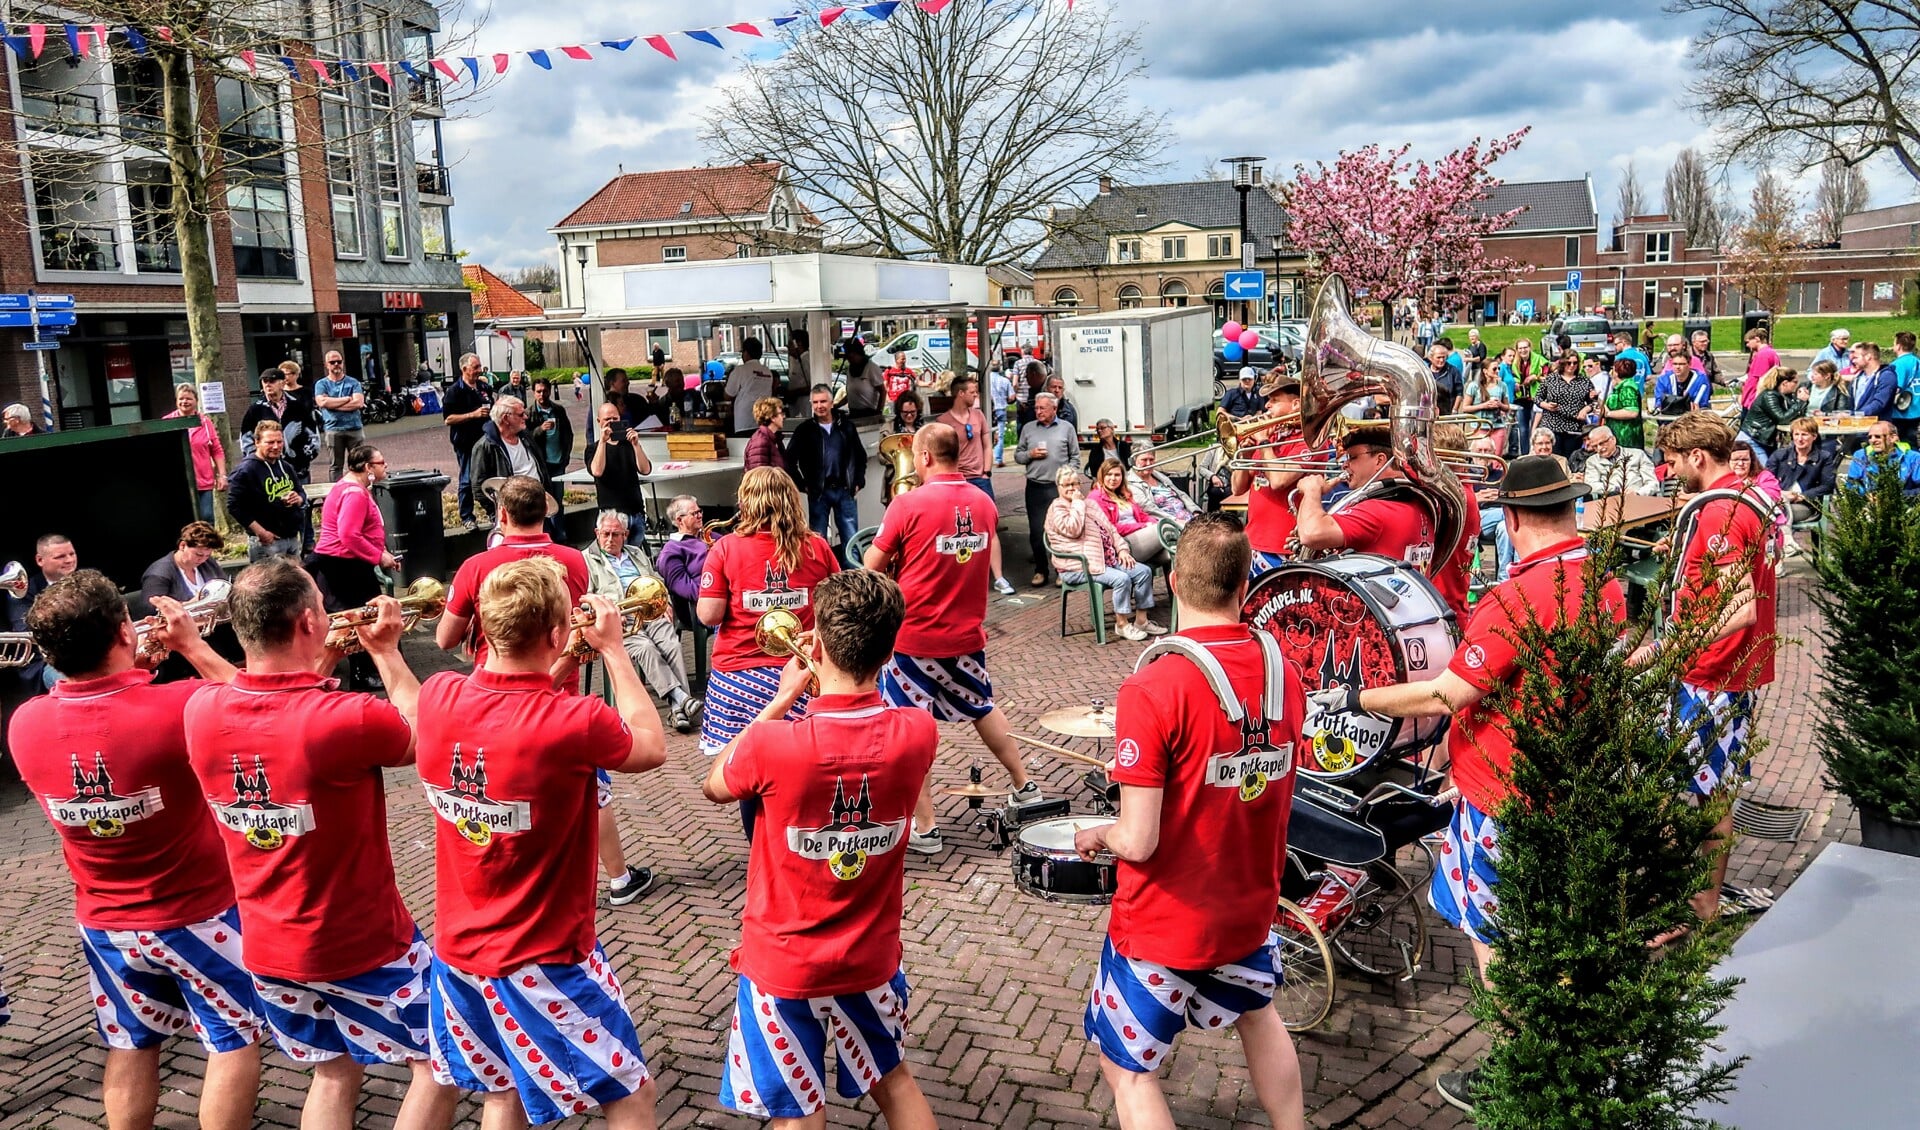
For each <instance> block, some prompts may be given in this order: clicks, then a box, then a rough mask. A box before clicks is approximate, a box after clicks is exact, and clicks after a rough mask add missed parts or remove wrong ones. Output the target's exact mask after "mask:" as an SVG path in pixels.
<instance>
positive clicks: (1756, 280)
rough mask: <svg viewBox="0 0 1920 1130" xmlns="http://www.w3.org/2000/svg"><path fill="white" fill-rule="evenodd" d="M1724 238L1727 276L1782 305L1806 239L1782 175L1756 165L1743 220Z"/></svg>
mask: <svg viewBox="0 0 1920 1130" xmlns="http://www.w3.org/2000/svg"><path fill="white" fill-rule="evenodd" d="M1728 243H1729V245H1730V246H1729V248H1728V251H1727V279H1728V281H1730V282H1732V283H1733V285H1734V286H1736V287H1738V288H1739V289H1740V291H1741V292H1742V293H1743V294H1745V295H1747V296H1748V297H1749V298H1752V299H1754V300H1755V301H1757V302H1759V303H1760V305H1761V306H1763V307H1765V308H1766V309H1768V310H1771V311H1773V312H1774V313H1775V314H1779V313H1781V312H1782V311H1784V310H1785V309H1786V308H1787V284H1788V283H1789V282H1791V281H1792V279H1793V276H1794V273H1795V272H1796V271H1798V270H1799V269H1800V266H1801V260H1802V259H1803V258H1805V254H1804V249H1805V243H1806V233H1805V232H1804V231H1803V230H1802V228H1801V226H1800V200H1799V197H1798V196H1797V195H1796V194H1795V193H1794V191H1793V189H1792V188H1791V187H1789V186H1788V184H1787V182H1786V179H1785V178H1784V177H1782V176H1780V175H1779V174H1778V173H1775V172H1774V171H1773V170H1771V169H1763V170H1761V172H1760V177H1759V179H1758V180H1756V181H1754V184H1753V191H1752V192H1751V193H1750V194H1748V208H1747V216H1746V220H1745V222H1744V223H1742V224H1741V225H1740V226H1739V227H1737V228H1735V229H1734V230H1733V231H1732V232H1731V233H1730V238H1729V240H1728Z"/></svg>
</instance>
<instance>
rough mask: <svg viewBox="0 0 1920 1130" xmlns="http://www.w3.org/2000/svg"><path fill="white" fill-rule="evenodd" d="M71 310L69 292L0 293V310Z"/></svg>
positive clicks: (71, 298) (71, 299)
mask: <svg viewBox="0 0 1920 1130" xmlns="http://www.w3.org/2000/svg"><path fill="white" fill-rule="evenodd" d="M35 306H38V307H39V308H40V309H42V310H71V309H73V295H71V294H0V310H31V309H33V308H34V307H35Z"/></svg>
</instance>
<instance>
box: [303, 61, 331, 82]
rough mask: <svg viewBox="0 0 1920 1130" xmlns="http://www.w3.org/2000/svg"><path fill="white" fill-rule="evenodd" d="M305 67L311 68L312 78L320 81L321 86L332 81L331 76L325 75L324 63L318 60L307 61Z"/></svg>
mask: <svg viewBox="0 0 1920 1130" xmlns="http://www.w3.org/2000/svg"><path fill="white" fill-rule="evenodd" d="M307 65H308V66H310V67H312V68H313V73H314V77H316V78H318V79H319V80H320V83H321V85H323V86H324V85H325V84H327V83H330V82H332V81H333V76H332V75H330V74H328V73H327V65H326V64H325V63H323V62H321V61H320V60H318V59H308V60H307Z"/></svg>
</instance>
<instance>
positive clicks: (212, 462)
mask: <svg viewBox="0 0 1920 1130" xmlns="http://www.w3.org/2000/svg"><path fill="white" fill-rule="evenodd" d="M173 404H174V410H173V411H171V412H169V413H167V414H166V415H165V416H162V417H161V419H163V420H177V419H179V418H180V417H182V416H199V417H200V419H199V422H198V423H196V424H194V426H193V427H191V428H188V429H187V449H188V450H189V451H191V452H192V453H193V491H194V500H195V501H194V507H195V511H196V512H197V513H198V514H199V515H200V520H201V521H202V522H211V521H213V492H214V490H215V488H216V485H217V484H221V483H225V482H226V481H227V451H226V449H225V448H224V447H221V446H220V429H219V428H216V427H214V426H213V421H212V420H209V419H207V418H206V417H205V416H201V415H200V390H199V389H197V388H195V387H193V386H192V385H190V384H179V385H175V386H173Z"/></svg>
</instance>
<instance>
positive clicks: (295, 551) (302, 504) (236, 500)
mask: <svg viewBox="0 0 1920 1130" xmlns="http://www.w3.org/2000/svg"><path fill="white" fill-rule="evenodd" d="M227 513H229V514H231V515H233V520H234V521H236V522H238V523H240V524H241V525H242V526H245V527H246V530H247V560H249V561H260V560H263V559H264V558H268V557H298V556H299V555H300V542H301V537H302V534H303V531H305V530H307V529H308V528H309V527H308V520H307V491H306V488H305V487H303V486H301V485H300V476H299V474H298V473H297V472H296V471H295V470H294V467H293V461H292V460H291V459H288V458H287V441H286V435H285V432H284V431H283V430H282V429H281V427H280V425H279V423H278V422H276V421H273V420H262V421H260V422H259V423H258V424H256V425H254V429H253V453H252V454H250V455H248V456H247V457H246V458H245V459H242V460H241V461H240V465H239V466H238V467H235V468H234V469H233V473H232V474H231V475H229V476H227Z"/></svg>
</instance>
